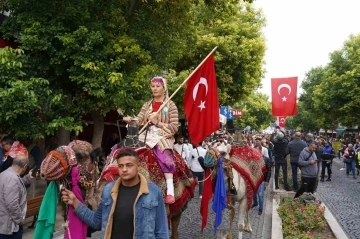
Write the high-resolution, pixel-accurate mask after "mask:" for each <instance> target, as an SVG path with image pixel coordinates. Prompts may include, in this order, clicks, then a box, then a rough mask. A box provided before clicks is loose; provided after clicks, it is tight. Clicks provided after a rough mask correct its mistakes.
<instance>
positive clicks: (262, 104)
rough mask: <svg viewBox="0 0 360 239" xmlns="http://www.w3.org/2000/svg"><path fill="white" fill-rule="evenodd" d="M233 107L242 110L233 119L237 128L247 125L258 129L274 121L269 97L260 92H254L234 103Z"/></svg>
mask: <svg viewBox="0 0 360 239" xmlns="http://www.w3.org/2000/svg"><path fill="white" fill-rule="evenodd" d="M234 108H237V109H242V111H243V116H242V117H239V118H236V119H235V122H234V124H235V126H236V127H237V128H245V127H246V126H248V125H249V126H250V127H251V128H252V129H256V130H258V131H260V130H262V129H264V128H266V127H267V126H269V125H270V124H271V123H272V122H273V121H274V117H273V116H271V103H270V102H269V98H268V96H267V95H265V94H262V93H258V92H254V93H253V94H251V95H250V96H249V97H248V98H247V99H246V100H243V101H241V102H239V103H236V104H235V105H234Z"/></svg>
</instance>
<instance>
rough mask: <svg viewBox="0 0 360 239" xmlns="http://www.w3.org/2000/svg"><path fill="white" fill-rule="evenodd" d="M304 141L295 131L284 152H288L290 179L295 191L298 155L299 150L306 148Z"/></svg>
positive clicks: (296, 186) (296, 188) (296, 187)
mask: <svg viewBox="0 0 360 239" xmlns="http://www.w3.org/2000/svg"><path fill="white" fill-rule="evenodd" d="M306 146H307V145H306V143H305V142H304V141H303V140H301V133H300V132H296V133H295V134H294V139H293V140H292V141H291V142H290V143H289V144H288V146H287V147H286V154H290V164H291V171H292V180H293V186H294V191H295V192H296V191H297V190H298V189H299V188H298V180H297V173H298V168H299V164H298V161H299V156H300V153H301V151H302V150H303V149H304V148H306Z"/></svg>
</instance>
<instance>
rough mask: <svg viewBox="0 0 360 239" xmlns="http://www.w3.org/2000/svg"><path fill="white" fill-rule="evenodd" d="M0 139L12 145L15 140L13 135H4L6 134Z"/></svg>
mask: <svg viewBox="0 0 360 239" xmlns="http://www.w3.org/2000/svg"><path fill="white" fill-rule="evenodd" d="M1 141H2V142H3V143H5V144H10V145H12V144H13V143H14V141H15V140H14V139H13V137H11V136H10V135H6V136H4V137H3V138H2V140H1Z"/></svg>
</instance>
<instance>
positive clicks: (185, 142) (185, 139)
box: [184, 138, 193, 161]
mask: <svg viewBox="0 0 360 239" xmlns="http://www.w3.org/2000/svg"><path fill="white" fill-rule="evenodd" d="M184 144H185V145H186V146H187V147H188V150H189V151H188V158H187V159H186V161H189V160H190V157H191V150H192V149H193V146H192V144H190V143H189V139H188V138H184Z"/></svg>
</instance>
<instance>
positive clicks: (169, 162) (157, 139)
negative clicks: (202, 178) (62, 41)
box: [123, 77, 179, 204]
mask: <svg viewBox="0 0 360 239" xmlns="http://www.w3.org/2000/svg"><path fill="white" fill-rule="evenodd" d="M150 89H151V92H152V95H153V97H152V99H151V100H149V101H147V102H146V103H145V104H144V105H143V106H142V108H141V110H140V113H139V114H138V116H137V117H136V118H131V117H129V116H127V117H124V119H123V120H124V121H125V122H126V123H130V122H131V121H134V122H136V124H137V125H138V126H140V125H145V124H146V123H147V122H149V125H150V126H149V127H148V128H147V130H145V131H144V132H143V133H141V134H140V135H139V141H141V142H144V143H145V144H146V145H147V146H148V147H150V148H151V149H152V150H153V152H154V155H155V156H156V158H157V160H158V162H159V165H160V167H161V170H162V172H163V173H164V175H165V178H166V188H167V191H166V197H165V203H167V204H173V203H174V202H175V194H174V182H173V175H174V173H175V163H174V155H173V147H174V141H175V140H174V135H175V134H176V132H177V131H178V122H179V115H178V109H177V107H176V105H175V103H174V102H173V101H171V100H170V101H167V99H168V97H169V96H168V86H167V84H166V80H165V79H164V78H163V77H154V78H153V79H152V80H151V82H150ZM163 102H167V103H166V105H165V107H163V108H162V109H161V111H160V112H159V113H158V114H157V113H156V112H157V111H158V110H159V108H160V106H161V105H162V104H163ZM145 140H146V142H145Z"/></svg>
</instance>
